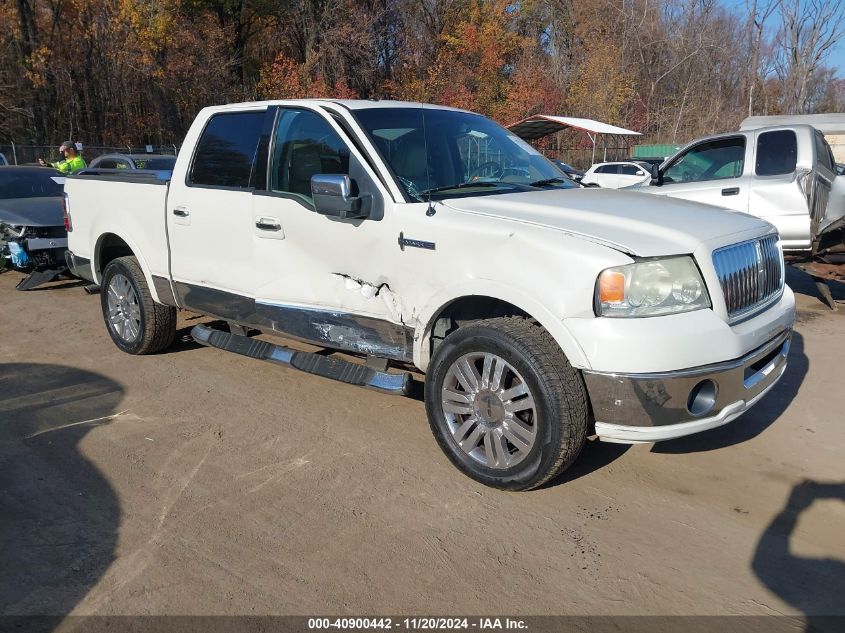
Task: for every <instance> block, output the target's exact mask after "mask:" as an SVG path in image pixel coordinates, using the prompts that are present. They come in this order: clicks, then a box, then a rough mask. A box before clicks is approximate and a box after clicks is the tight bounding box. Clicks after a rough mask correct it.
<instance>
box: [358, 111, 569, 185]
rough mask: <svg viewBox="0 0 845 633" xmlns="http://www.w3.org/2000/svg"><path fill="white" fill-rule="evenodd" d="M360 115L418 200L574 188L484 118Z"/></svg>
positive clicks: (462, 114) (446, 113) (417, 113)
mask: <svg viewBox="0 0 845 633" xmlns="http://www.w3.org/2000/svg"><path fill="white" fill-rule="evenodd" d="M423 114H425V119H424V120H423ZM355 116H356V117H357V118H358V121H359V122H360V123H361V125H362V126H363V128H364V129H365V130H366V132H367V134H368V135H369V136H370V139H371V140H372V141H373V144H374V145H375V146H376V147H377V148H378V150H379V152H380V153H381V155H382V157H383V158H384V160H385V161H386V162H387V164H388V165H389V166H390V168H391V169H392V170H393V173H394V175H395V176H396V178H397V180H398V181H399V183H400V184H401V186H402V188H403V189H404V190H405V192H406V193H407V194H408V196H409V197H410V198H411V199H412V200H415V201H423V200H426V199H428V198H429V197H430V198H431V199H434V200H438V199H443V198H446V197H449V198H453V197H457V196H477V195H489V194H495V193H509V192H514V191H531V190H536V189H537V188H549V187H559V188H565V189H570V188H574V187H575V185H574V183H573V182H572V181H571V180H569V178H567V177H566V176H565V174H563V173H562V172H561V170H560V169H558V168H557V167H556V166H555V165H553V164H552V163H551V162H550V161H549V160H548V159H546V158H545V157H544V156H543V155H542V154H540V152H538V151H537V150H535V149H534V148H533V147H531V146H530V145H529V144H528V143H526V142H525V141H523V140H522V139H520V138H519V137H517V136H516V135H514V134H513V133H511V132H509V131H508V130H506V129H504V128H503V127H501V126H500V125H498V124H496V123H494V122H493V121H491V120H490V119H488V118H486V117H483V116H481V115H479V114H471V113H468V112H458V111H454V110H442V109H439V108H425V110H423V108H421V107H420V108H414V107H409V108H366V109H362V110H356V111H355Z"/></svg>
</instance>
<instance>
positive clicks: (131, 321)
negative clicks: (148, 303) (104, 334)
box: [108, 273, 141, 343]
mask: <svg viewBox="0 0 845 633" xmlns="http://www.w3.org/2000/svg"><path fill="white" fill-rule="evenodd" d="M108 305H109V325H110V326H111V328H112V330H113V331H114V332H115V334H117V335H118V336H119V337H120V338H121V339H122V340H124V341H126V342H127V343H132V342H134V341H135V340H136V339H137V338H138V336H139V335H140V333H141V306H140V305H138V295H137V294H135V288H133V287H132V284H131V283H130V282H129V279H127V278H126V276H125V275H121V274H120V273H118V274H116V275H114V276H113V277H112V278H111V281H109V287H108Z"/></svg>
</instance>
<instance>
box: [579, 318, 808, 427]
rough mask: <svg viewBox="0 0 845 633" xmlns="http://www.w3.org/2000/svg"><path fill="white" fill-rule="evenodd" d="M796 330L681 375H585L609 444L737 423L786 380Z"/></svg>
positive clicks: (687, 370)
mask: <svg viewBox="0 0 845 633" xmlns="http://www.w3.org/2000/svg"><path fill="white" fill-rule="evenodd" d="M791 338H792V330H791V329H787V330H784V331H783V332H781V333H780V334H778V335H776V336H775V337H774V338H772V339H771V340H770V341H768V342H767V343H766V344H764V345H762V346H761V347H759V348H757V349H756V350H754V351H752V352H750V353H749V354H746V355H745V356H743V357H741V358H738V359H736V360H732V361H727V362H724V363H716V364H713V365H705V366H703V367H696V368H693V369H686V370H680V371H671V372H661V373H651V374H618V373H605V372H592V371H584V380H585V382H586V385H587V390H588V392H589V394H590V401H591V403H592V406H593V413H594V415H595V419H596V435H598V436H599V438H600V439H601V440H604V441H607V442H618V443H623V444H637V443H642V442H657V441H660V440H669V439H674V438H677V437H683V436H685V435H691V434H692V433H698V432H700V431H706V430H707V429H712V428H715V427H717V426H721V425H723V424H727V423H728V422H730V421H732V420H734V419H736V418H737V417H739V416H740V415H742V414H743V413H744V412H745V411H747V410H748V409H750V408H751V407H752V406H754V405H755V404H756V403H757V402H758V401H759V400H760V399H761V398H762V397H763V396H764V395H765V394H766V393H767V392H768V391H769V390H770V389H771V388H772V387H774V386H775V383H777V381H778V380H779V379H780V378H781V376H783V373H784V371H785V370H786V357H787V355H788V353H789V343H790V340H791Z"/></svg>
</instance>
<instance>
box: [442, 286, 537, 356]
mask: <svg viewBox="0 0 845 633" xmlns="http://www.w3.org/2000/svg"><path fill="white" fill-rule="evenodd" d="M505 316H520V317H525V318H529V319H530V318H531V315H529V314H528V313H527V312H525V311H524V310H521V309H519V308H517V307H516V306H515V305H513V304H511V303H508V302H507V301H502V300H501V299H495V298H493V297H483V296H479V295H473V296H471V297H461V298H460V299H455V300H454V301H452V302H451V303H448V304H446V305H445V306H444V307H443V309H442V310H441V311H440V313H439V314H438V315H437V316H436V317H435V318H434V319H433V321H432V326H431V339H430V340H431V354H432V355H433V354H434V350H436V349H437V346H438V345H440V343H441V342H442V341H443V339H444V338H446V337H447V336H448V335H449V334H451V333H452V332H454V331H455V330H457V329H458V328H460V327H463V326H465V325H468V324H469V323H472V322H473V321H480V320H482V319H493V318H496V317H505Z"/></svg>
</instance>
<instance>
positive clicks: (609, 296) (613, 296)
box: [599, 270, 625, 303]
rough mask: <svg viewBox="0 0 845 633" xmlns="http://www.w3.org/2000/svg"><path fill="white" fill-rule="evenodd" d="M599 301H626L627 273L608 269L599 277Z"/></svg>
mask: <svg viewBox="0 0 845 633" xmlns="http://www.w3.org/2000/svg"><path fill="white" fill-rule="evenodd" d="M599 301H601V302H602V303H622V302H623V301H625V275H624V274H622V273H620V272H616V271H612V270H606V271H604V272H603V273H602V274H601V276H600V277H599Z"/></svg>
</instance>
